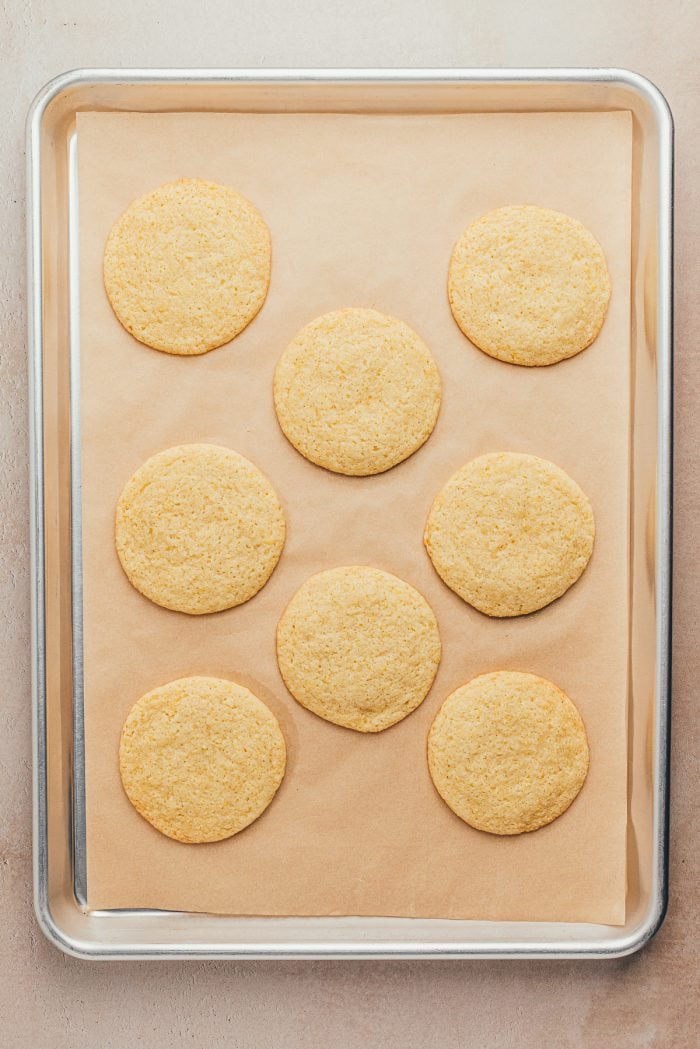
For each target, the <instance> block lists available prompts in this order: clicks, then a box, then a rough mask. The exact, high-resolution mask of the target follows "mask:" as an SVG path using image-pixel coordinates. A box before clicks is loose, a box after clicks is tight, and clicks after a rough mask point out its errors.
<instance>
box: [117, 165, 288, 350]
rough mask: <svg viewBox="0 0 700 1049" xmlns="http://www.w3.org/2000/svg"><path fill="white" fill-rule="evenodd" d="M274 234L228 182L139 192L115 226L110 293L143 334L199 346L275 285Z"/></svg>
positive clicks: (123, 317)
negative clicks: (272, 280) (272, 279)
mask: <svg viewBox="0 0 700 1049" xmlns="http://www.w3.org/2000/svg"><path fill="white" fill-rule="evenodd" d="M270 265H271V245H270V233H269V230H268V228H267V226H266V224H265V220H264V219H263V217H262V215H261V214H260V212H259V211H258V209H257V208H256V207H255V205H254V204H251V202H250V201H249V200H246V198H245V197H242V196H241V195H240V193H236V191H235V190H233V189H230V188H229V187H228V186H220V185H218V184H217V183H215V182H206V181H204V179H200V178H183V179H180V180H179V181H178V182H168V183H167V184H166V185H164V186H159V187H158V189H155V190H153V192H151V193H147V194H146V195H145V196H144V197H140V198H139V199H138V200H135V201H134V202H133V203H132V204H130V205H129V207H128V208H127V209H126V211H125V212H124V214H123V215H122V216H121V217H120V218H118V219H117V221H116V222H115V223H114V225H113V226H112V229H111V231H110V234H109V236H108V238H107V246H106V248H105V256H104V282H105V289H106V291H107V296H108V298H109V301H110V302H111V304H112V308H113V310H114V312H115V313H116V315H117V317H118V319H119V320H120V321H121V323H122V324H123V325H124V327H125V328H126V330H127V331H128V332H130V333H131V334H132V335H133V336H134V337H135V338H137V339H138V340H139V341H140V342H143V343H145V344H146V345H147V346H152V347H153V348H154V349H156V350H163V351H164V352H165V353H175V354H183V355H189V354H198V353H206V352H207V350H213V349H214V347H216V346H221V345H223V343H225V342H229V341H230V340H231V339H232V338H233V337H234V336H235V335H238V333H239V332H240V331H242V330H243V328H245V327H246V325H247V324H249V323H250V322H251V321H252V319H253V317H254V316H255V315H256V313H257V312H258V310H259V309H260V307H261V306H262V304H263V302H264V301H265V296H266V295H267V289H268V287H269V284H270Z"/></svg>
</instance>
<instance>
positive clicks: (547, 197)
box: [78, 113, 631, 924]
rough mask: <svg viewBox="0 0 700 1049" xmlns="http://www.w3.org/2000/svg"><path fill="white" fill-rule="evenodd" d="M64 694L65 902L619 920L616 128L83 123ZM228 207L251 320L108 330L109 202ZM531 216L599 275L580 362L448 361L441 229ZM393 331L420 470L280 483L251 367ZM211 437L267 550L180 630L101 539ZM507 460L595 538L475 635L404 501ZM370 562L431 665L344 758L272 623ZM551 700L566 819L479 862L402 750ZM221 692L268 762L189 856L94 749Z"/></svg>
mask: <svg viewBox="0 0 700 1049" xmlns="http://www.w3.org/2000/svg"><path fill="white" fill-rule="evenodd" d="M78 143H79V144H78V153H79V172H80V257H81V306H80V310H81V356H82V365H81V367H82V376H81V383H82V394H81V415H82V457H83V535H84V635H85V642H84V675H85V720H86V777H87V796H86V802H87V861H88V904H89V906H90V907H93V908H105V907H161V908H169V909H185V910H187V909H189V910H208V911H215V912H216V911H218V912H226V913H232V914H261V915H262V914H278V915H285V914H297V915H303V914H317V915H323V914H356V915H387V916H393V915H397V916H428V917H430V916H435V917H467V918H491V919H515V920H519V919H520V920H552V921H555V920H559V921H562V920H563V921H566V920H570V921H597V922H607V923H610V924H620V923H622V922H623V920H624V895H625V853H626V842H625V828H626V702H627V654H628V557H627V553H628V551H627V546H628V539H627V536H628V526H627V514H628V469H629V467H628V444H629V339H630V332H629V259H630V243H629V226H630V199H629V194H630V160H631V120H630V116H629V114H626V113H609V114H599V113H595V114H594V113H591V114H519V115H515V114H501V115H477V116H474V115H468V116H467V115H464V116H462V115H450V116H430V117H427V116H421V115H415V116H361V115H343V116H334V115H311V114H310V115H298V116H297V115H284V116H261V115H233V114H231V115H224V114H186V115H185V114H178V115H151V114H149V115H137V114H117V115H114V114H90V113H87V114H80V115H79V117H78ZM185 175H190V176H193V175H198V176H201V177H204V178H211V179H215V180H219V181H222V182H226V183H229V184H231V185H233V186H234V187H235V188H237V189H239V190H240V191H241V192H243V193H244V194H246V195H247V196H249V197H250V198H251V199H252V200H253V201H255V203H256V204H257V205H258V206H259V207H260V208H261V210H262V212H263V214H264V216H265V218H266V220H267V222H268V224H269V225H270V228H271V231H272V237H273V277H272V286H271V290H270V295H269V297H268V301H267V303H266V305H265V306H264V308H263V310H262V312H261V314H260V315H259V316H258V318H257V319H256V320H255V321H254V322H253V324H252V325H251V326H250V327H249V328H248V329H246V331H245V332H244V333H243V334H242V335H241V336H239V337H238V338H237V339H236V340H234V342H233V343H231V344H229V345H228V346H226V347H223V348H221V349H219V350H215V351H213V352H212V353H210V354H207V355H205V356H204V357H200V358H191V359H187V358H176V357H170V356H168V355H165V354H160V353H157V352H156V351H153V350H150V349H148V348H146V347H143V346H141V345H140V344H139V343H137V342H136V341H135V340H133V339H132V338H131V337H130V336H129V335H128V334H127V333H126V332H125V331H123V330H122V329H121V327H120V325H119V324H118V322H117V321H116V319H115V318H114V316H113V315H112V312H111V309H110V307H109V304H108V302H107V300H106V297H105V294H104V291H103V288H102V280H101V260H102V252H103V247H104V241H105V238H106V236H107V232H108V230H109V228H110V226H111V223H112V222H113V221H114V218H115V217H116V216H117V215H118V214H119V213H120V212H121V211H122V210H123V209H124V207H125V206H126V205H127V204H128V203H129V201H130V200H131V199H133V198H134V197H135V196H138V195H139V194H141V193H143V192H146V191H148V190H149V189H151V188H153V187H155V186H156V185H158V184H159V183H161V182H164V181H167V180H169V179H173V178H177V177H181V176H185ZM520 201H528V202H533V203H540V204H544V205H547V206H551V207H554V208H559V209H561V210H563V211H566V212H568V213H570V214H572V215H575V216H577V217H578V218H580V219H581V220H582V221H583V222H585V223H586V224H587V225H588V226H589V227H590V228H591V229H592V231H593V232H594V233H595V235H596V236H597V237H598V239H599V240H600V241H601V243H602V245H603V248H604V250H605V252H606V256H607V259H608V264H609V267H610V270H611V274H612V279H613V288H614V290H613V297H612V301H611V306H610V311H609V314H608V318H607V321H606V324H605V326H604V328H603V331H602V333H601V335H600V336H599V338H598V340H597V341H596V343H595V344H594V345H593V346H592V347H591V348H590V349H589V350H587V351H585V352H584V353H583V354H581V355H579V356H578V357H575V358H572V359H571V360H569V361H566V362H562V363H561V364H558V365H556V366H554V367H552V368H547V369H524V368H515V367H511V366H509V365H506V364H502V363H501V362H498V361H494V360H492V359H490V358H488V357H486V356H485V355H484V354H482V353H480V352H478V351H477V350H475V349H474V348H472V347H471V346H470V344H469V343H468V341H467V340H466V339H465V338H464V336H462V334H461V333H460V332H459V330H458V329H457V327H456V325H455V324H454V322H453V320H452V318H451V315H450V313H449V308H448V305H447V299H446V292H445V276H446V268H447V261H448V259H449V253H450V250H451V247H452V243H453V241H454V240H455V238H456V236H457V235H458V234H459V232H460V231H461V230H462V229H463V227H464V226H465V225H466V224H467V223H468V222H469V221H470V220H471V219H472V218H474V217H477V216H478V215H479V214H481V213H482V212H483V211H485V210H488V209H489V208H492V207H496V206H498V205H500V204H505V203H512V202H520ZM342 305H367V306H373V307H375V308H377V309H381V310H385V311H386V312H389V313H394V314H396V315H397V316H400V317H402V318H403V319H404V320H405V321H406V322H407V323H409V324H410V325H411V326H412V327H414V328H415V329H416V330H417V331H418V332H419V333H420V334H421V335H422V337H423V338H424V339H425V340H426V341H427V343H428V344H429V345H430V347H431V349H432V350H433V353H434V355H435V357H436V360H437V362H438V365H439V367H440V370H441V373H442V376H443V382H444V395H443V406H442V411H441V416H440V419H439V421H438V425H437V427H436V430H435V433H434V434H433V437H432V438H431V439H430V440H429V442H428V443H427V445H426V446H425V447H424V448H423V449H422V450H420V451H419V452H418V453H417V454H416V455H415V456H413V457H412V458H411V459H409V460H408V461H407V462H406V463H404V464H401V465H400V466H398V467H397V468H395V469H394V470H393V471H390V472H389V473H388V474H384V475H380V476H378V477H374V478H358V479H352V478H343V477H338V476H335V475H332V474H330V473H327V472H325V471H323V470H320V469H319V468H317V467H314V466H312V465H311V464H309V463H307V462H306V461H305V460H303V459H302V458H301V457H300V456H299V455H298V454H297V453H296V452H295V451H294V450H293V449H292V448H291V446H290V445H288V444H287V442H286V441H285V439H284V437H283V436H282V434H281V432H280V431H279V429H278V427H277V423H276V421H275V417H274V412H273V408H272V397H271V379H272V372H273V369H274V365H275V362H276V360H277V357H278V356H279V353H280V352H281V350H282V349H283V348H284V346H285V345H286V343H287V342H288V341H289V339H290V338H291V337H292V336H293V335H294V334H295V332H296V331H297V330H298V329H299V328H300V327H301V326H302V325H303V324H305V323H306V322H307V321H308V320H310V319H312V318H313V317H314V316H316V315H317V314H319V313H321V312H324V311H325V310H329V309H334V308H337V307H339V306H342ZM186 441H213V442H219V443H222V444H226V445H229V446H231V447H233V448H236V449H237V450H238V451H240V452H242V453H243V454H245V455H247V456H249V457H250V458H251V459H252V460H253V461H255V462H256V463H257V464H258V465H259V466H260V467H261V468H262V469H263V470H265V472H266V473H267V474H268V476H269V477H270V478H271V480H272V481H273V483H274V484H275V486H276V487H277V489H278V491H279V493H280V495H281V497H282V500H283V503H284V505H285V510H286V514H287V521H288V539H287V545H286V548H285V552H284V555H283V558H282V561H281V563H280V566H279V568H278V569H277V571H276V572H275V574H274V575H273V577H272V579H271V581H270V582H269V583H268V585H267V586H266V587H265V588H264V589H263V590H262V591H261V593H260V594H259V595H258V596H257V597H256V598H254V599H253V600H252V601H251V602H249V603H248V604H247V605H244V606H242V607H240V608H238V609H232V610H229V611H227V612H223V613H219V614H217V615H214V616H205V617H188V616H183V615H179V614H178V613H174V612H169V611H167V610H164V609H160V608H158V607H156V606H155V605H152V604H151V603H150V602H148V601H147V600H146V599H145V598H143V597H142V596H141V595H139V594H138V593H137V592H136V591H135V590H133V588H132V587H131V586H130V585H129V583H128V582H127V580H126V578H125V577H124V576H123V574H122V572H121V569H120V567H119V564H118V561H117V558H116V554H115V552H114V544H113V512H114V505H115V503H116V499H117V497H118V495H119V492H120V491H121V488H122V486H123V484H124V482H125V480H126V479H127V478H128V477H129V476H130V474H131V473H132V472H133V470H134V469H136V468H137V467H138V466H139V465H140V464H141V462H143V460H144V459H146V458H147V457H148V456H149V455H151V454H153V453H154V452H155V451H158V450H160V449H161V448H165V447H168V446H169V445H172V444H176V443H182V442H186ZM499 449H514V450H519V451H528V452H534V453H536V454H539V455H543V456H545V457H549V458H552V459H553V460H555V461H556V462H557V463H559V464H560V465H561V466H562V467H563V468H564V469H566V470H567V471H568V472H570V473H571V474H572V476H573V477H574V478H575V479H576V480H577V481H578V482H579V483H580V484H581V485H582V486H583V488H584V489H585V490H586V492H587V493H588V495H589V497H590V498H591V501H592V504H593V507H594V510H595V513H596V523H597V537H596V548H595V552H594V555H593V559H592V562H591V564H590V566H589V568H588V570H587V571H586V572H585V573H584V576H583V577H582V579H581V581H580V582H579V583H578V584H577V585H576V586H575V587H574V588H573V589H572V590H571V591H570V592H569V593H568V594H567V595H565V596H564V597H563V598H562V599H561V600H560V601H558V602H555V604H554V605H552V606H550V607H549V608H547V609H544V610H542V611H541V612H539V613H536V614H534V615H532V616H528V617H524V618H522V619H516V620H506V621H498V620H489V619H487V618H486V617H483V616H481V615H480V614H479V613H478V612H476V611H474V610H472V609H470V608H469V607H468V606H466V605H465V604H464V603H463V602H461V601H460V600H459V598H457V597H456V596H455V595H453V594H452V593H451V592H450V591H449V590H447V588H446V587H444V585H443V584H442V583H441V582H440V580H439V579H438V577H437V575H436V574H435V573H434V571H433V569H432V566H431V565H430V562H429V561H428V559H427V556H426V555H425V553H424V551H423V548H422V542H421V537H422V530H423V527H424V522H425V516H426V514H427V510H428V508H429V505H430V502H431V501H432V498H433V496H434V494H435V492H436V491H437V489H438V488H439V487H440V486H441V484H442V483H443V482H444V480H446V479H447V477H449V476H450V474H451V473H452V472H453V471H454V470H455V469H456V468H457V467H458V466H460V465H461V464H462V463H463V462H465V461H466V460H467V459H469V458H471V457H473V456H475V455H478V454H481V453H483V452H486V451H491V450H499ZM351 563H369V564H375V565H377V566H379V567H384V568H386V569H388V570H389V571H393V572H395V573H396V574H397V575H400V576H401V577H402V578H405V579H406V580H408V581H409V582H411V583H413V584H414V585H416V586H418V588H419V589H420V590H421V591H422V592H423V593H424V594H425V595H426V597H427V599H428V600H429V601H430V603H431V605H432V607H433V608H434V610H435V612H436V615H437V617H438V621H439V624H440V629H441V635H442V640H443V648H444V652H443V661H442V665H441V668H440V671H439V673H438V677H437V679H436V682H435V684H434V686H433V689H432V691H431V693H430V695H429V696H428V698H427V699H426V701H425V703H424V704H423V705H422V707H421V708H419V710H418V711H416V712H415V713H414V714H412V715H411V716H410V717H409V718H407V719H406V720H405V721H404V722H402V723H400V724H399V725H397V726H395V727H393V728H392V729H389V730H388V731H386V732H384V733H381V734H379V735H376V736H373V735H370V736H362V735H359V734H356V733H352V732H350V731H348V730H344V729H341V728H338V727H336V726H333V725H330V724H328V723H326V722H323V721H321V720H320V719H317V718H316V717H314V715H312V714H310V713H309V712H307V711H305V710H303V709H302V708H301V707H299V706H298V705H297V704H296V703H294V701H293V700H292V699H291V697H290V696H289V695H288V694H287V693H286V690H285V689H284V686H283V684H282V682H281V679H280V677H279V674H278V671H277V667H276V663H275V658H274V628H275V625H276V621H277V618H278V616H279V613H280V612H281V610H282V608H283V607H284V605H285V604H286V602H287V600H288V599H289V598H290V597H291V595H292V594H293V593H294V592H295V590H296V588H297V587H298V586H299V585H300V583H301V582H302V581H303V580H304V579H305V578H306V577H307V576H308V575H309V574H310V573H311V572H313V571H318V570H320V569H323V568H326V567H330V566H332V565H337V564H351ZM499 668H512V669H520V670H529V671H532V672H535V673H540V674H542V675H544V676H546V677H550V678H552V680H554V681H555V682H556V683H557V684H559V685H560V686H561V687H562V688H564V689H565V690H566V691H567V692H568V694H569V695H570V696H571V697H572V699H573V700H574V701H575V702H576V703H577V705H578V706H579V709H580V710H581V712H582V715H583V717H584V719H585V721H586V726H587V729H588V732H589V739H590V745H591V770H590V773H589V777H588V780H587V782H586V785H585V786H584V789H583V791H582V793H581V795H580V796H579V798H578V799H577V801H576V802H575V803H574V805H573V806H572V808H571V809H570V810H569V812H568V813H567V814H566V815H565V816H564V817H562V818H561V819H560V820H558V821H556V822H555V823H553V824H551V825H550V826H549V827H547V828H544V829H543V830H540V831H538V832H536V833H534V834H530V835H524V836H520V837H517V838H505V839H501V838H494V837H491V836H489V835H486V834H481V833H479V832H477V831H474V830H472V829H471V828H469V827H467V826H466V825H465V824H463V823H462V822H461V821H460V820H458V819H457V817H455V816H454V815H453V814H452V813H451V812H450V811H449V810H448V809H447V807H446V806H445V805H444V804H443V803H442V802H441V801H440V799H439V798H438V796H437V794H436V793H435V792H434V790H433V788H432V785H431V783H430V779H429V776H428V772H427V767H426V763H425V755H424V751H425V737H426V734H427V730H428V728H429V725H430V722H431V721H432V718H433V716H434V714H435V711H436V710H437V709H438V707H439V705H440V704H441V702H442V700H443V699H444V697H445V696H446V695H447V694H448V693H449V692H450V691H451V690H452V689H454V688H455V687H457V686H458V685H459V684H461V683H463V682H464V681H466V680H468V679H469V678H471V677H472V676H474V675H475V674H477V673H481V672H485V671H488V670H494V669H499ZM196 673H208V674H215V675H216V674H218V675H221V676H224V677H231V678H233V679H235V680H238V681H240V682H242V683H243V684H246V685H248V686H249V687H250V688H252V689H253V691H255V692H256V693H257V694H258V695H259V696H260V697H261V698H263V699H264V700H265V701H266V702H267V703H268V704H269V705H270V706H271V708H272V709H273V710H274V712H275V713H276V715H277V717H278V718H279V720H280V722H281V724H282V728H283V731H284V733H285V736H286V738H287V742H288V748H289V764H288V771H287V776H286V778H285V782H284V783H283V785H282V788H281V790H280V793H279V795H278V797H277V799H276V801H275V802H274V803H273V805H272V806H271V808H270V809H269V810H268V812H267V813H266V814H265V816H264V817H263V818H262V819H261V820H259V821H258V822H257V823H255V824H254V825H253V826H252V827H250V828H248V829H247V830H246V831H245V832H243V833H242V834H240V835H238V836H236V837H234V838H233V839H230V840H229V841H227V842H222V843H217V844H213V845H201V846H185V845H181V844H179V843H177V842H174V841H170V840H169V839H166V838H164V837H163V836H162V835H160V834H158V832H157V831H155V830H154V829H153V828H151V827H150V826H149V825H148V824H147V823H146V822H145V821H144V820H142V819H141V818H140V817H139V816H138V815H137V813H136V812H135V811H134V810H133V809H132V808H131V806H130V805H129V803H128V801H127V800H126V797H125V796H124V794H123V792H122V789H121V785H120V782H119V775H118V769H117V758H116V755H117V746H118V738H119V732H120V729H121V725H122V722H123V719H124V717H125V716H126V713H127V712H128V710H129V708H130V707H131V705H132V703H133V702H134V701H135V700H136V699H137V698H138V697H139V696H140V695H142V694H143V693H144V692H145V691H147V690H148V689H150V688H153V687H154V686H156V685H158V684H161V683H163V682H165V681H168V680H172V679H173V678H176V677H179V676H183V675H186V674H196Z"/></svg>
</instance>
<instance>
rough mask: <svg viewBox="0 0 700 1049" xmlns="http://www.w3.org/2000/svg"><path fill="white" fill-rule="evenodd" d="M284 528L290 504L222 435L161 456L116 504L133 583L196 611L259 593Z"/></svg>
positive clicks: (168, 604) (167, 604) (119, 541)
mask: <svg viewBox="0 0 700 1049" xmlns="http://www.w3.org/2000/svg"><path fill="white" fill-rule="evenodd" d="M284 536H285V524H284V514H283V513H282V507H281V506H280V503H279V500H278V498H277V495H276V494H275V490H274V488H273V487H272V485H271V484H270V482H269V481H268V479H267V478H266V477H265V475H264V474H262V473H261V472H260V470H258V468H257V466H254V465H253V464H252V463H251V462H249V461H248V459H245V458H244V457H243V456H242V455H239V454H238V453H237V452H234V451H231V449H230V448H221V447H219V446H218V445H213V444H183V445H178V446H177V447H176V448H168V449H167V451H164V452H160V453H159V454H158V455H154V456H153V457H152V458H151V459H148V460H147V462H145V463H144V464H143V466H141V467H140V468H139V469H138V470H137V471H136V473H135V474H134V475H133V477H132V478H131V479H130V480H129V481H128V482H127V484H126V486H125V488H124V490H123V492H122V494H121V496H120V498H119V502H118V504H117V514H116V526H115V537H116V545H117V553H118V555H119V560H120V561H121V564H122V568H123V569H124V571H125V572H126V574H127V576H128V577H129V580H130V581H131V583H133V585H134V586H135V587H136V589H137V590H140V591H141V593H142V594H144V595H145V596H146V597H148V598H150V599H151V601H155V603H156V604H157V605H163V607H164V608H172V609H174V610H175V611H178V612H189V613H190V614H192V615H200V614H201V613H203V612H219V611H221V610H222V609H224V608H232V607H233V606H234V605H240V604H242V603H243V602H244V601H247V600H248V599H249V598H251V597H252V596H253V595H254V594H257V592H258V590H260V588H261V587H262V586H264V584H265V583H266V582H267V580H268V579H269V577H270V576H271V574H272V572H273V569H274V567H275V565H276V564H277V561H278V560H279V556H280V554H281V552H282V547H283V546H284Z"/></svg>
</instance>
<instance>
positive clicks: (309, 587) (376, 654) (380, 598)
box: [277, 565, 440, 732]
mask: <svg viewBox="0 0 700 1049" xmlns="http://www.w3.org/2000/svg"><path fill="white" fill-rule="evenodd" d="M277 661H278V663H279V668H280V672H281V674H282V677H283V678H284V683H285V684H286V686H287V688H288V689H289V691H290V692H291V693H292V695H293V696H294V698H295V699H296V700H297V701H298V702H299V703H301V705H302V706H304V707H306V708H307V709H308V710H311V711H313V712H314V714H318V715H319V717H322V718H325V719H326V721H332V722H333V723H334V724H336V725H343V726H344V727H346V728H352V729H356V730H357V731H358V732H380V731H381V730H382V729H385V728H388V727H389V726H390V725H393V724H395V723H396V722H397V721H401V719H402V718H405V717H406V715H407V714H410V713H411V711H412V710H415V708H416V707H417V706H418V705H419V704H420V703H422V702H423V700H424V699H425V697H426V696H427V694H428V692H429V690H430V686H431V685H432V683H433V679H434V678H435V674H436V673H437V668H438V664H439V662H440V635H439V633H438V627H437V621H436V619H435V616H434V615H433V611H432V609H431V608H430V605H429V604H428V602H427V601H426V600H425V598H424V597H423V596H422V595H421V594H419V593H418V591H417V590H414V588H413V587H412V586H409V584H408V583H405V582H404V581H403V580H402V579H397V578H396V576H393V575H390V574H389V573H388V572H383V571H381V570H380V569H378V568H368V567H366V566H360V565H353V566H351V567H347V568H333V569H331V570H330V571H327V572H321V573H319V574H318V575H314V576H311V578H310V579H308V580H307V581H306V582H305V583H304V585H303V586H302V587H301V588H300V589H299V590H298V591H297V593H296V594H295V595H294V597H293V598H292V600H291V601H290V603H289V605H288V606H287V608H286V610H285V612H284V614H283V616H282V618H281V619H280V622H279V626H278V628H277Z"/></svg>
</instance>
